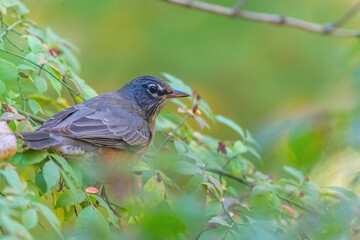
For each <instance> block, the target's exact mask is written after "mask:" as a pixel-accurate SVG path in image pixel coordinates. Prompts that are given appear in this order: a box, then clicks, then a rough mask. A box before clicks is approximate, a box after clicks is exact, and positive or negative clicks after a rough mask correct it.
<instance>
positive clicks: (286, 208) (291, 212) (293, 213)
mask: <svg viewBox="0 0 360 240" xmlns="http://www.w3.org/2000/svg"><path fill="white" fill-rule="evenodd" d="M282 207H283V208H285V210H287V211H288V212H289V213H290V214H291V216H292V217H294V216H295V210H294V209H293V208H292V207H290V206H289V205H282Z"/></svg>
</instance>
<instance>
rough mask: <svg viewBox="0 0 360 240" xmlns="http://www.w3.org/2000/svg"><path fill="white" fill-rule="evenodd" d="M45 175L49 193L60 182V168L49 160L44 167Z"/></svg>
mask: <svg viewBox="0 0 360 240" xmlns="http://www.w3.org/2000/svg"><path fill="white" fill-rule="evenodd" d="M43 174H44V179H45V182H46V186H47V189H46V190H47V192H48V191H49V190H50V189H51V188H52V187H54V186H55V185H56V183H57V182H58V181H59V180H60V171H59V167H58V166H57V165H56V164H55V163H54V162H53V161H52V160H49V161H47V162H46V163H45V165H44V167H43Z"/></svg>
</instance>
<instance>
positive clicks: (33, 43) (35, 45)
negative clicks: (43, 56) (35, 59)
mask: <svg viewBox="0 0 360 240" xmlns="http://www.w3.org/2000/svg"><path fill="white" fill-rule="evenodd" d="M26 38H27V42H28V44H29V47H30V49H31V51H33V52H37V51H39V50H40V49H41V41H40V40H39V39H37V38H36V37H34V36H31V35H28V36H26Z"/></svg>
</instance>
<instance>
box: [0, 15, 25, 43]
mask: <svg viewBox="0 0 360 240" xmlns="http://www.w3.org/2000/svg"><path fill="white" fill-rule="evenodd" d="M21 22H23V20H22V19H20V20H17V21H16V22H14V23H13V24H12V25H10V26H9V27H7V28H6V29H5V30H4V31H3V32H2V33H1V34H0V38H3V37H4V36H5V35H6V34H7V33H8V32H9V31H10V30H11V29H13V28H14V27H15V26H16V25H18V24H20V23H21Z"/></svg>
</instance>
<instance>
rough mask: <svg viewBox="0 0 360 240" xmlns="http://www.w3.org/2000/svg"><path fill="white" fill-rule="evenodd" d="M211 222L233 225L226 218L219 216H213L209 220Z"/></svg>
mask: <svg viewBox="0 0 360 240" xmlns="http://www.w3.org/2000/svg"><path fill="white" fill-rule="evenodd" d="M209 223H217V224H220V225H222V226H225V227H231V225H230V224H228V223H227V222H226V221H225V220H223V219H221V218H219V217H212V218H211V219H210V220H209Z"/></svg>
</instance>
